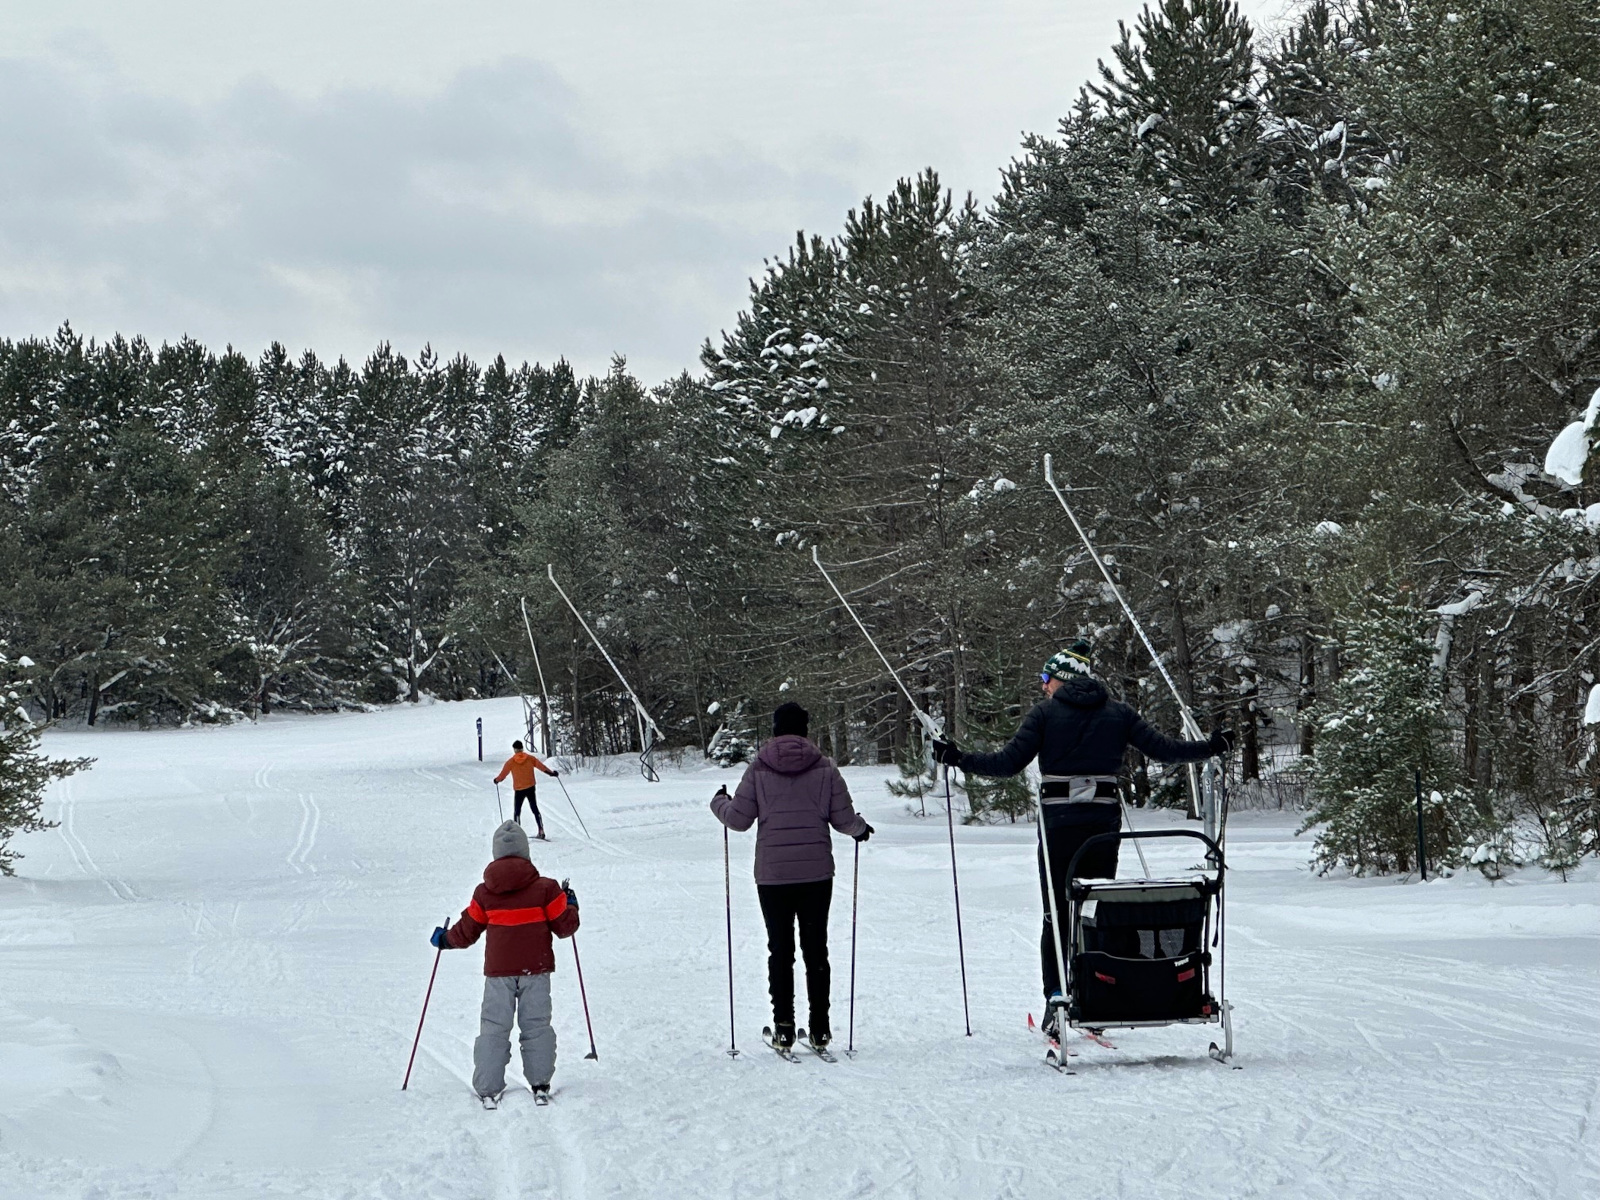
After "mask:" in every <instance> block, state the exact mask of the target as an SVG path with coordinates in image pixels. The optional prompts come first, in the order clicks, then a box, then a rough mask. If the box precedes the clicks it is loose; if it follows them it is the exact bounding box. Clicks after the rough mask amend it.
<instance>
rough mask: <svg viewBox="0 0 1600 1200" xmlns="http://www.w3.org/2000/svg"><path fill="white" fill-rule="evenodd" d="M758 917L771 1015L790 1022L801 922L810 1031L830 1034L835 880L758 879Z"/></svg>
mask: <svg viewBox="0 0 1600 1200" xmlns="http://www.w3.org/2000/svg"><path fill="white" fill-rule="evenodd" d="M756 892H757V894H759V895H760V897H761V918H762V920H764V921H765V922H766V923H767V988H768V990H769V991H770V992H771V993H772V1019H773V1021H774V1023H776V1024H779V1025H793V1024H794V928H795V925H796V924H797V923H798V924H799V926H800V953H801V954H802V955H804V956H805V960H806V1000H807V1002H808V1004H809V1005H810V1009H811V1024H810V1025H809V1026H808V1027H807V1028H808V1031H809V1032H810V1033H811V1034H812V1035H813V1036H828V1035H831V1033H832V1030H831V1029H830V1027H829V1025H828V988H829V985H830V983H831V976H830V974H829V972H828V906H829V905H830V904H831V903H832V902H833V880H831V879H819V880H817V881H816V882H815V883H762V884H757V885H756Z"/></svg>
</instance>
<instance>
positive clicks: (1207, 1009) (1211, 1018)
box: [1051, 829, 1233, 1063]
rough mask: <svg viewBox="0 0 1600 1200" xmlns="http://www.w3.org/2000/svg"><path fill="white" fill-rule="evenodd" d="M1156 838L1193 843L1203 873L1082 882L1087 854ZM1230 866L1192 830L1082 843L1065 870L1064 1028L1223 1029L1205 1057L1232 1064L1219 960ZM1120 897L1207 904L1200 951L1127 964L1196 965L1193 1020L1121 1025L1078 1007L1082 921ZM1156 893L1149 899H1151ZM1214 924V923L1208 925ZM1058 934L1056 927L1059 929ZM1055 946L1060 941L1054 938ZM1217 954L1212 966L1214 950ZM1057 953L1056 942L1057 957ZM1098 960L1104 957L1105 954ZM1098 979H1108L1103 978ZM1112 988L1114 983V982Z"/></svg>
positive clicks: (1147, 1019)
mask: <svg viewBox="0 0 1600 1200" xmlns="http://www.w3.org/2000/svg"><path fill="white" fill-rule="evenodd" d="M1157 838H1193V839H1194V840H1196V841H1199V842H1202V843H1204V844H1205V847H1206V865H1205V866H1204V867H1203V868H1201V869H1200V870H1199V871H1198V872H1196V873H1195V874H1192V875H1188V876H1185V877H1182V878H1166V879H1099V880H1094V879H1080V878H1078V874H1077V868H1078V863H1079V860H1080V859H1082V858H1083V856H1084V854H1085V853H1086V852H1088V850H1089V849H1090V847H1092V846H1096V845H1101V844H1104V843H1107V842H1124V841H1133V842H1138V841H1148V840H1154V839H1157ZM1226 871H1227V865H1226V862H1225V861H1224V858H1223V853H1222V847H1221V846H1220V845H1218V844H1217V842H1216V840H1215V839H1213V838H1211V837H1208V836H1207V835H1206V834H1203V833H1200V832H1198V831H1197V830H1192V829H1161V830H1147V831H1143V832H1138V833H1135V832H1132V831H1118V832H1116V833H1100V834H1096V835H1094V836H1093V837H1091V838H1089V839H1087V840H1086V841H1085V842H1084V843H1083V845H1082V846H1080V847H1079V848H1078V851H1077V853H1076V854H1074V855H1073V856H1072V860H1071V862H1070V863H1069V865H1068V867H1067V886H1066V897H1067V933H1068V937H1069V939H1070V940H1069V944H1070V946H1071V951H1070V952H1069V953H1065V954H1063V957H1064V958H1065V962H1064V963H1063V964H1062V965H1063V966H1064V967H1065V974H1064V975H1063V978H1064V979H1065V981H1066V985H1067V986H1066V996H1067V998H1068V1006H1067V1011H1066V1014H1065V1015H1066V1019H1067V1024H1068V1026H1069V1027H1070V1028H1073V1029H1090V1030H1102V1029H1142V1028H1157V1027H1161V1026H1166V1025H1217V1024H1220V1025H1221V1026H1222V1045H1221V1046H1220V1047H1219V1046H1218V1045H1217V1043H1216V1042H1212V1043H1211V1047H1210V1052H1209V1053H1210V1056H1211V1057H1212V1058H1214V1059H1215V1060H1217V1061H1218V1062H1221V1063H1230V1062H1231V1060H1232V1058H1233V1006H1232V1005H1231V1004H1230V1003H1229V1002H1228V998H1227V993H1226V982H1227V975H1226V970H1225V963H1224V956H1225V952H1226V949H1227V938H1226V936H1225V934H1224V921H1223V917H1224V909H1223V876H1224V874H1225V873H1226ZM1051 891H1052V896H1051V900H1052V906H1053V903H1054V894H1053V893H1054V888H1053V887H1052V889H1051ZM1119 893H1120V894H1121V896H1122V898H1123V900H1122V902H1124V903H1126V902H1130V901H1133V902H1143V903H1171V902H1173V901H1188V902H1191V903H1192V902H1193V901H1194V900H1196V899H1198V900H1200V901H1202V902H1203V904H1204V913H1203V918H1202V923H1201V927H1200V929H1201V932H1200V938H1199V942H1198V945H1197V947H1195V949H1193V950H1180V952H1179V953H1178V954H1176V955H1161V956H1158V957H1155V958H1152V959H1129V960H1119V961H1128V962H1129V963H1130V964H1138V965H1141V966H1142V965H1143V964H1144V963H1145V962H1153V963H1162V962H1173V963H1175V964H1177V965H1182V964H1183V960H1184V959H1186V958H1188V957H1189V956H1190V955H1192V956H1193V957H1194V958H1195V960H1196V963H1197V965H1196V966H1195V967H1194V968H1192V971H1198V972H1199V976H1200V987H1199V1003H1198V1005H1197V1011H1195V1012H1194V1013H1193V1015H1183V1014H1182V1013H1179V1012H1174V1013H1172V1015H1160V1016H1143V1015H1131V1014H1130V1015H1129V1016H1128V1017H1126V1018H1118V1017H1116V1016H1115V1014H1111V1015H1105V1014H1101V1013H1096V1014H1094V1015H1089V1016H1085V1015H1083V1012H1082V1009H1083V1002H1084V999H1085V996H1084V985H1085V980H1084V979H1082V978H1080V971H1081V966H1080V959H1081V958H1082V957H1084V956H1085V954H1086V951H1085V943H1086V939H1085V936H1084V921H1085V917H1086V915H1087V914H1086V912H1085V906H1086V905H1088V904H1090V903H1092V902H1098V901H1101V900H1109V901H1111V902H1112V903H1117V902H1118V901H1117V896H1118V894H1119ZM1152 893H1153V895H1152ZM1161 893H1167V898H1166V899H1165V900H1162V899H1160V895H1161ZM1213 921H1214V922H1215V923H1214V924H1213ZM1058 928H1059V927H1058ZM1058 938H1059V933H1058ZM1213 948H1214V949H1215V950H1216V955H1215V958H1213V955H1212V950H1213ZM1063 949H1064V947H1060V944H1059V941H1058V953H1061V950H1063ZM1095 953H1097V954H1101V955H1103V956H1106V957H1109V955H1107V954H1106V952H1104V951H1096V952H1095ZM1213 967H1215V969H1216V982H1217V988H1216V991H1215V993H1213V992H1212V989H1211V981H1212V968H1213ZM1100 978H1102V979H1105V978H1108V977H1106V976H1104V975H1101V976H1100ZM1111 982H1113V983H1114V982H1115V981H1114V980H1111Z"/></svg>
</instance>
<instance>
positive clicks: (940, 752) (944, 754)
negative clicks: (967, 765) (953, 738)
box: [933, 738, 961, 767]
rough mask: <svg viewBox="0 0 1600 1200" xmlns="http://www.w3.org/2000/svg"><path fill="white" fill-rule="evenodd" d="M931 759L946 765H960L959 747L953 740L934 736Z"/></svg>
mask: <svg viewBox="0 0 1600 1200" xmlns="http://www.w3.org/2000/svg"><path fill="white" fill-rule="evenodd" d="M933 761H934V762H936V763H943V764H944V765H945V766H947V767H959V766H960V765H961V747H960V746H958V745H956V744H955V743H954V742H946V741H942V740H941V739H939V738H934V739H933Z"/></svg>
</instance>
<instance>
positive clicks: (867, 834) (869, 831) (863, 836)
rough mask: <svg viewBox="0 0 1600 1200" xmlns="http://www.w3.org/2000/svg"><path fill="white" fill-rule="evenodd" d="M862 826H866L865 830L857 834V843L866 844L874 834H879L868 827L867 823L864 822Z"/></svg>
mask: <svg viewBox="0 0 1600 1200" xmlns="http://www.w3.org/2000/svg"><path fill="white" fill-rule="evenodd" d="M862 824H863V825H864V826H865V828H863V829H862V831H861V832H860V833H858V834H856V841H858V842H864V841H866V840H867V839H868V838H869V837H871V836H872V835H873V834H875V833H877V832H878V831H877V830H876V829H874V828H873V827H872V826H871V825H867V824H866V822H865V821H863V822H862Z"/></svg>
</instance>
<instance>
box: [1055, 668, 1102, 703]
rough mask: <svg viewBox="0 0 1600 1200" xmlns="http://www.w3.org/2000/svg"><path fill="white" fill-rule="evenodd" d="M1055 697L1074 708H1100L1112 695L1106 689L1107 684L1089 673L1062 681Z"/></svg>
mask: <svg viewBox="0 0 1600 1200" xmlns="http://www.w3.org/2000/svg"><path fill="white" fill-rule="evenodd" d="M1055 698H1056V699H1057V700H1059V701H1061V703H1063V704H1068V705H1071V706H1072V707H1073V708H1099V707H1100V706H1101V705H1102V704H1104V703H1105V702H1106V701H1107V700H1109V699H1110V698H1111V697H1110V693H1108V692H1107V691H1106V685H1105V684H1103V683H1101V682H1100V681H1099V680H1098V679H1095V678H1092V677H1091V676H1088V675H1074V676H1072V677H1071V678H1070V679H1063V680H1062V681H1061V686H1060V687H1058V688H1057V689H1056V695H1055Z"/></svg>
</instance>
